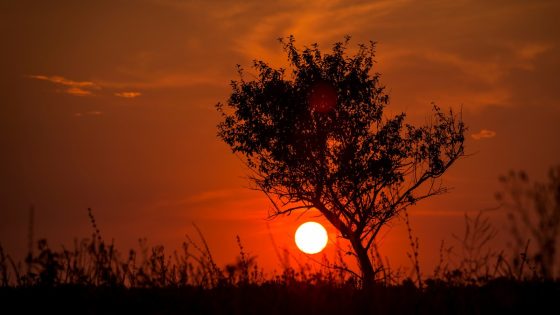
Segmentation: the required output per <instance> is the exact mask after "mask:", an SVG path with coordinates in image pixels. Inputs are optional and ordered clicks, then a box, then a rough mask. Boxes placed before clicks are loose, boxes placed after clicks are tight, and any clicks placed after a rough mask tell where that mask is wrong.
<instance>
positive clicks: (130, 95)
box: [115, 92, 142, 98]
mask: <svg viewBox="0 0 560 315" xmlns="http://www.w3.org/2000/svg"><path fill="white" fill-rule="evenodd" d="M140 95H142V93H140V92H117V93H115V96H118V97H123V98H136V97H138V96H140Z"/></svg>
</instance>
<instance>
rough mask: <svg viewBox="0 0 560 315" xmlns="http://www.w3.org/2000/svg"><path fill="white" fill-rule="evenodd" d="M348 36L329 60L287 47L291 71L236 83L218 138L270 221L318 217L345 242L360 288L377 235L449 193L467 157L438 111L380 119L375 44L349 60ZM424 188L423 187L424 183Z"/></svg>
mask: <svg viewBox="0 0 560 315" xmlns="http://www.w3.org/2000/svg"><path fill="white" fill-rule="evenodd" d="M348 42H349V37H347V38H346V41H345V42H339V43H336V44H335V45H334V47H333V49H332V53H330V54H323V53H322V52H321V51H320V50H319V48H318V45H317V44H314V45H312V46H311V48H305V49H304V50H303V51H299V50H298V49H297V48H296V47H295V44H294V38H293V37H290V38H289V39H288V40H287V41H284V40H281V43H282V44H283V47H284V50H285V52H286V53H287V55H288V59H289V64H290V67H291V72H289V73H286V70H285V69H282V68H280V69H274V68H272V67H270V66H269V65H267V64H266V63H265V62H263V61H255V62H254V65H253V68H254V69H255V71H256V72H257V75H256V77H255V79H253V80H249V81H248V80H246V76H245V75H244V72H243V70H242V69H241V68H240V70H239V74H240V79H239V80H237V81H232V83H231V88H232V92H231V95H230V97H229V99H228V101H227V104H226V105H224V104H218V105H217V109H218V111H219V112H220V113H221V114H222V117H223V121H222V122H221V123H220V124H219V125H218V130H219V131H218V134H219V136H220V137H221V139H223V140H224V141H225V142H226V143H227V144H228V145H229V146H230V147H231V149H232V151H233V152H234V153H238V154H241V155H242V156H243V157H244V161H245V162H246V164H247V166H248V167H249V168H250V169H251V171H252V175H251V177H250V179H251V181H252V182H253V183H254V184H255V185H256V189H258V190H261V191H263V192H264V193H266V194H267V196H269V198H270V200H271V201H272V202H273V204H274V206H275V210H274V213H272V215H273V216H276V215H281V214H289V213H291V212H292V211H294V210H298V209H310V208H316V209H318V210H319V211H320V212H321V213H322V214H323V215H324V216H325V217H326V218H327V219H328V221H329V222H330V223H331V224H332V225H333V226H334V227H335V228H336V229H337V230H338V231H339V232H340V233H341V235H342V237H344V238H346V239H348V240H349V241H350V242H351V244H352V247H353V249H354V252H355V255H356V256H357V258H358V260H359V263H360V267H361V270H362V274H363V276H364V281H366V282H370V281H372V280H373V278H374V276H375V273H376V271H375V270H374V269H373V266H372V263H371V260H370V258H369V257H368V250H369V249H370V248H371V246H372V244H373V243H374V241H375V238H376V236H377V234H378V232H379V231H380V229H381V227H382V226H384V225H385V224H387V222H389V221H390V220H392V219H393V218H394V217H396V216H398V215H399V214H400V213H401V212H402V211H403V210H405V209H406V208H407V207H408V206H410V205H413V204H415V203H416V202H418V201H419V200H422V199H424V198H427V197H430V196H433V195H437V194H441V193H443V192H445V191H446V188H445V186H443V185H442V183H441V181H440V180H439V179H440V176H441V175H443V174H444V173H445V171H446V170H447V169H448V168H449V167H450V166H451V165H452V164H453V163H454V162H455V161H456V160H457V159H458V158H459V157H461V156H462V155H463V142H464V131H465V126H464V124H463V122H462V120H461V117H460V116H459V117H458V116H456V115H455V114H454V113H453V112H452V111H450V112H449V113H448V114H446V113H444V112H442V111H441V110H440V109H439V108H438V107H437V106H435V105H434V113H433V117H432V118H431V121H430V122H429V123H428V124H427V125H425V126H420V127H415V126H413V125H410V124H407V123H405V114H404V113H401V114H398V115H396V116H393V117H387V116H386V115H384V110H385V107H386V106H387V105H388V104H389V96H388V95H387V94H386V92H385V88H384V87H383V86H382V85H381V83H380V75H379V74H378V73H374V72H373V67H374V54H375V45H374V43H373V42H370V44H369V45H360V46H359V48H358V51H357V52H356V54H354V55H353V56H348V55H347V54H346V50H347V44H348ZM424 184H426V185H424Z"/></svg>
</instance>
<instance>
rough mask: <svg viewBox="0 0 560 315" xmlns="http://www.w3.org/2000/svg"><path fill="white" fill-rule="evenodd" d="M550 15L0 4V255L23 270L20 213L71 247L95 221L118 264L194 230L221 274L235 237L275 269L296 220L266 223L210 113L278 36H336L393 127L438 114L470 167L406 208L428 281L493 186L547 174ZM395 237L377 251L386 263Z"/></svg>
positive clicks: (309, 5)
mask: <svg viewBox="0 0 560 315" xmlns="http://www.w3.org/2000/svg"><path fill="white" fill-rule="evenodd" d="M559 14H560V3H558V2H557V1H482V0H481V1H393V0H391V1H295V0H287V1H263V0H260V1H239V3H237V2H233V1H202V0H200V1H195V0H192V1H188V0H187V1H179V0H151V1H148V0H145V1H2V2H1V3H0V26H1V27H0V34H1V37H0V38H2V49H0V69H2V70H1V72H0V100H1V101H0V145H1V148H2V151H1V154H0V242H1V243H2V244H3V245H4V246H5V247H7V248H8V250H9V251H10V252H12V253H15V254H16V256H18V255H22V253H23V252H24V250H25V248H26V244H27V212H28V208H29V205H30V204H34V205H35V207H36V223H35V235H36V237H47V238H48V239H49V240H50V242H51V244H52V245H53V246H54V247H56V246H58V245H59V244H63V243H64V244H70V243H71V240H72V239H73V238H74V237H82V236H89V235H90V233H91V228H90V226H89V222H88V217H87V211H86V209H87V207H92V208H93V209H94V214H95V215H96V218H97V221H98V224H99V225H100V228H101V231H102V233H103V235H104V237H105V238H107V239H110V238H115V239H116V242H117V245H118V246H119V247H121V248H122V249H125V248H128V247H131V246H134V245H135V244H136V240H137V239H138V238H139V237H147V238H148V239H149V240H150V243H151V244H156V243H161V244H165V245H166V246H167V247H171V248H176V247H178V246H179V244H180V242H182V241H183V240H184V235H185V234H186V233H189V234H191V235H193V233H194V231H193V228H192V226H191V223H192V222H195V223H196V224H197V225H198V226H199V227H200V228H201V229H202V231H203V232H204V233H205V235H206V237H207V239H208V241H209V245H210V246H211V248H213V249H214V252H215V256H216V257H217V259H218V260H219V262H221V263H226V262H231V261H233V260H234V259H235V255H236V251H237V247H236V243H235V236H236V235H239V236H240V237H241V239H242V241H243V242H244V245H245V247H246V250H248V251H249V252H251V253H252V254H255V255H257V256H259V261H261V262H262V264H263V265H265V266H266V267H268V268H278V259H277V258H276V254H275V252H274V250H273V249H272V245H271V244H272V243H271V241H270V239H271V237H272V238H274V240H275V242H276V244H277V245H278V247H281V248H282V247H287V248H289V249H291V250H293V249H294V245H293V240H292V235H293V233H294V232H295V228H296V227H297V225H298V224H300V223H302V222H304V220H305V218H299V217H298V216H297V215H292V216H290V217H287V218H278V219H276V220H274V221H267V220H266V217H267V210H268V209H269V207H270V205H269V204H268V202H267V200H266V198H265V197H263V196H262V195H260V194H259V193H257V192H253V191H250V190H248V189H246V187H247V186H248V182H247V181H246V180H245V179H244V178H243V176H244V174H246V171H245V170H244V168H243V166H242V164H241V162H240V161H239V160H238V159H237V158H236V157H235V156H234V155H232V154H231V153H230V152H229V149H228V147H227V146H226V145H225V144H223V143H221V142H219V141H218V139H217V137H216V123H217V122H218V118H219V116H218V114H217V113H216V112H215V110H214V107H213V106H214V104H215V103H217V102H218V101H224V100H225V99H226V97H227V95H228V92H229V81H230V80H231V79H235V78H236V68H235V65H236V64H241V65H243V66H245V68H249V66H250V64H251V60H252V59H254V58H258V59H262V60H265V61H270V62H271V63H272V64H273V65H276V66H280V65H284V64H285V56H284V55H283V52H282V49H281V46H280V45H279V44H278V42H277V41H276V39H277V38H278V37H281V36H287V35H289V34H294V35H295V36H296V40H297V43H298V44H299V45H306V44H311V43H313V42H318V43H319V45H320V47H321V48H322V49H323V50H328V49H329V48H330V46H331V45H332V44H333V43H334V42H335V41H339V40H342V39H343V37H344V35H345V34H350V35H352V38H353V40H352V42H351V44H354V45H355V44H357V43H359V42H366V41H368V40H374V41H377V42H378V46H377V51H378V58H377V61H378V68H377V71H379V72H381V73H382V74H383V76H382V80H383V82H384V83H385V84H386V85H387V87H388V90H389V91H390V94H391V97H392V102H391V105H390V106H389V108H388V110H389V111H390V112H393V113H394V112H398V111H403V110H404V111H406V112H407V113H409V116H410V119H411V120H412V121H423V120H424V118H425V117H426V114H427V113H428V112H429V109H430V102H432V101H435V102H436V103H437V104H438V105H440V106H441V107H444V108H445V107H449V106H452V107H454V108H456V109H459V108H462V110H463V118H464V120H465V122H466V123H467V125H468V126H469V134H468V139H467V142H466V150H467V153H468V154H471V155H470V156H469V157H467V158H464V159H463V160H460V161H459V162H458V163H457V164H456V165H455V166H454V167H453V168H452V169H451V170H450V172H449V173H448V174H447V176H446V177H445V180H446V182H447V183H448V184H449V185H450V186H452V187H454V190H453V191H452V192H451V193H449V194H447V195H444V196H439V197H435V198H433V199H431V200H428V201H425V202H422V203H420V204H419V205H418V206H416V207H415V208H412V209H411V223H412V225H413V228H414V230H415V232H416V234H417V236H418V237H419V238H420V250H421V252H420V255H421V259H422V261H423V263H424V264H425V266H426V268H427V272H429V271H431V269H430V266H431V265H433V263H434V262H435V261H436V260H437V256H438V252H437V249H438V248H439V245H440V241H441V240H442V239H446V240H448V241H449V242H452V234H453V233H455V234H460V233H462V227H463V225H462V223H463V217H462V216H463V214H464V213H465V212H466V211H468V212H476V211H479V210H482V209H487V208H492V207H495V206H496V202H495V200H494V198H493V195H494V193H495V192H496V191H497V190H498V189H499V185H498V181H497V177H498V176H499V175H500V174H503V173H505V172H507V171H508V170H509V169H512V168H514V169H525V170H527V171H528V172H529V174H531V175H534V176H533V177H536V178H543V177H544V174H545V171H546V170H547V168H548V167H549V166H551V165H553V164H557V163H559V162H560V147H559V145H558V143H559V142H558V135H560V124H558V122H559V120H560V88H559V87H560V79H559V78H560V34H559V31H558V30H560V20H559V19H558V15H559ZM249 72H250V71H249ZM493 216H494V219H495V220H496V222H497V223H498V225H497V227H498V229H499V230H500V231H502V230H503V226H502V225H501V224H499V222H500V220H501V219H500V218H502V213H500V212H494V214H493ZM267 224H268V227H267ZM402 225H403V224H402V223H401V222H398V221H395V222H394V224H393V227H392V228H391V230H390V231H388V233H386V234H385V235H384V237H383V239H381V240H380V241H381V246H382V250H383V251H384V254H385V255H387V256H389V258H390V259H391V261H393V262H394V263H393V264H395V265H406V263H407V258H406V254H405V252H406V251H407V250H408V249H409V248H408V242H407V241H406V233H405V230H404V229H403V226H402ZM329 231H330V233H331V237H332V238H333V239H336V233H335V232H334V231H333V230H332V229H329ZM501 233H502V235H504V234H505V231H502V232H501ZM329 248H330V249H331V250H332V248H333V245H332V244H331V245H329ZM295 254H296V252H294V255H295ZM19 257H22V256H19Z"/></svg>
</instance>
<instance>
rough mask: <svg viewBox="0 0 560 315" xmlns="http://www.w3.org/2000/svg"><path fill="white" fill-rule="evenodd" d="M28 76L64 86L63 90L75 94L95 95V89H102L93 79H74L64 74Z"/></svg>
mask: <svg viewBox="0 0 560 315" xmlns="http://www.w3.org/2000/svg"><path fill="white" fill-rule="evenodd" d="M27 77H28V78H31V79H36V80H43V81H48V82H51V83H54V84H56V85H58V86H62V87H64V90H63V92H64V93H67V94H70V95H74V96H87V95H93V90H99V89H101V86H99V85H98V84H96V83H94V82H91V81H74V80H70V79H67V78H65V77H62V76H58V75H54V76H46V75H41V74H33V75H28V76H27Z"/></svg>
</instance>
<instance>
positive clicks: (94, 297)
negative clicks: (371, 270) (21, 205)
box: [0, 210, 560, 315]
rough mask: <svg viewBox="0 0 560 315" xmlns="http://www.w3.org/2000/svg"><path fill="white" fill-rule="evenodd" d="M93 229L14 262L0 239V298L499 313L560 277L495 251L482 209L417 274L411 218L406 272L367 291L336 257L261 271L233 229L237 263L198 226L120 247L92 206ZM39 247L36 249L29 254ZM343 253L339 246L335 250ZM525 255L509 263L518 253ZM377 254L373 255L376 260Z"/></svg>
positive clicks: (546, 301)
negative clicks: (170, 239) (167, 240)
mask: <svg viewBox="0 0 560 315" xmlns="http://www.w3.org/2000/svg"><path fill="white" fill-rule="evenodd" d="M88 211H89V212H88V213H89V216H90V221H91V224H92V228H93V234H92V236H91V237H90V238H87V239H83V240H81V241H76V242H75V243H74V246H73V248H71V249H67V248H61V249H57V250H55V249H52V248H51V247H50V246H49V244H48V242H47V241H46V240H39V241H38V242H36V244H35V246H36V248H35V249H33V248H30V250H29V254H28V255H27V257H26V259H25V260H24V261H23V262H22V261H15V260H14V259H13V258H12V257H10V256H9V255H8V254H6V253H5V252H4V250H3V248H2V247H1V246H0V305H1V307H2V309H4V310H17V313H32V312H44V311H49V312H52V311H56V312H58V313H81V314H122V313H141V314H178V313H193V314H224V313H225V314H263V313H266V314H269V315H270V314H341V313H342V314H360V313H376V314H377V313H382V314H486V313H488V314H495V313H499V314H503V313H508V314H511V313H529V312H530V313H535V312H538V311H539V310H545V309H546V308H547V307H553V308H555V307H556V304H555V303H556V299H557V298H558V297H560V283H559V282H558V281H552V280H551V279H546V278H545V277H543V276H542V275H540V274H539V273H538V268H535V266H536V263H535V262H534V261H532V259H531V258H530V256H529V255H527V254H526V251H525V254H521V255H520V257H510V258H509V259H508V258H507V257H506V256H505V255H504V253H503V251H502V252H498V253H496V252H494V251H492V250H491V248H490V247H489V245H488V244H489V241H490V240H491V239H492V238H493V237H494V236H495V232H494V230H493V228H492V227H491V225H490V223H489V222H488V220H487V219H485V218H484V217H483V215H482V214H479V215H478V216H475V217H469V216H466V220H465V225H466V227H465V233H464V235H463V236H461V237H459V236H456V240H457V244H458V246H457V248H451V247H446V246H445V245H444V244H443V243H442V247H441V251H440V264H439V265H438V266H437V267H436V269H435V270H434V272H433V274H432V275H431V276H429V277H427V276H425V275H422V274H421V273H420V268H419V263H418V248H419V246H418V239H417V238H415V237H414V236H413V234H412V229H411V228H410V224H409V222H408V219H407V226H408V232H409V240H410V243H411V244H410V245H411V250H412V252H411V253H410V254H409V257H410V259H411V262H412V264H413V267H412V268H411V276H410V277H408V278H407V277H402V276H399V274H398V272H395V271H392V270H391V269H389V268H388V267H386V266H388V264H383V263H382V262H381V258H380V255H379V253H378V252H377V253H373V256H376V257H378V258H376V266H379V268H382V270H381V271H382V272H379V273H378V274H379V275H381V278H380V279H379V281H378V285H377V286H375V287H373V288H370V289H368V290H364V289H362V288H361V285H360V279H359V277H357V276H356V275H355V274H353V273H351V272H349V271H348V268H347V266H345V265H344V262H343V260H342V259H340V261H338V262H328V261H323V262H320V264H319V268H315V267H314V266H311V265H310V264H303V265H299V266H298V268H291V267H289V266H287V265H286V266H285V267H284V268H283V270H281V271H279V272H274V273H272V274H267V273H265V272H264V270H263V269H262V268H260V267H259V266H258V262H257V261H256V259H255V258H254V257H252V256H249V255H247V253H246V252H245V249H244V247H243V245H242V242H241V240H240V239H239V238H237V244H238V247H239V255H238V257H237V262H236V263H234V264H229V265H226V266H223V267H221V266H218V264H216V263H215V261H214V259H213V256H212V253H211V250H210V248H209V247H208V245H207V243H206V241H205V239H204V236H203V234H202V233H201V232H200V230H198V228H197V229H196V231H197V234H198V235H197V238H196V240H195V239H193V238H190V237H187V239H186V241H185V242H184V243H183V244H182V246H181V249H180V250H177V251H173V252H171V253H168V252H166V251H165V249H164V248H163V246H153V247H148V246H147V245H146V244H147V242H146V241H145V240H143V239H141V240H139V244H140V250H129V251H127V252H120V251H118V250H117V248H116V247H115V244H114V242H110V243H108V242H106V241H105V240H104V238H103V237H102V235H101V232H100V230H99V228H98V226H97V224H96V221H95V218H94V216H93V213H92V212H91V210H88ZM35 253H36V254H35ZM340 257H342V254H341V255H340ZM519 259H521V260H522V261H523V263H521V264H520V263H516V264H513V263H510V261H514V260H515V261H518V260H519ZM377 260H378V261H377Z"/></svg>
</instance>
